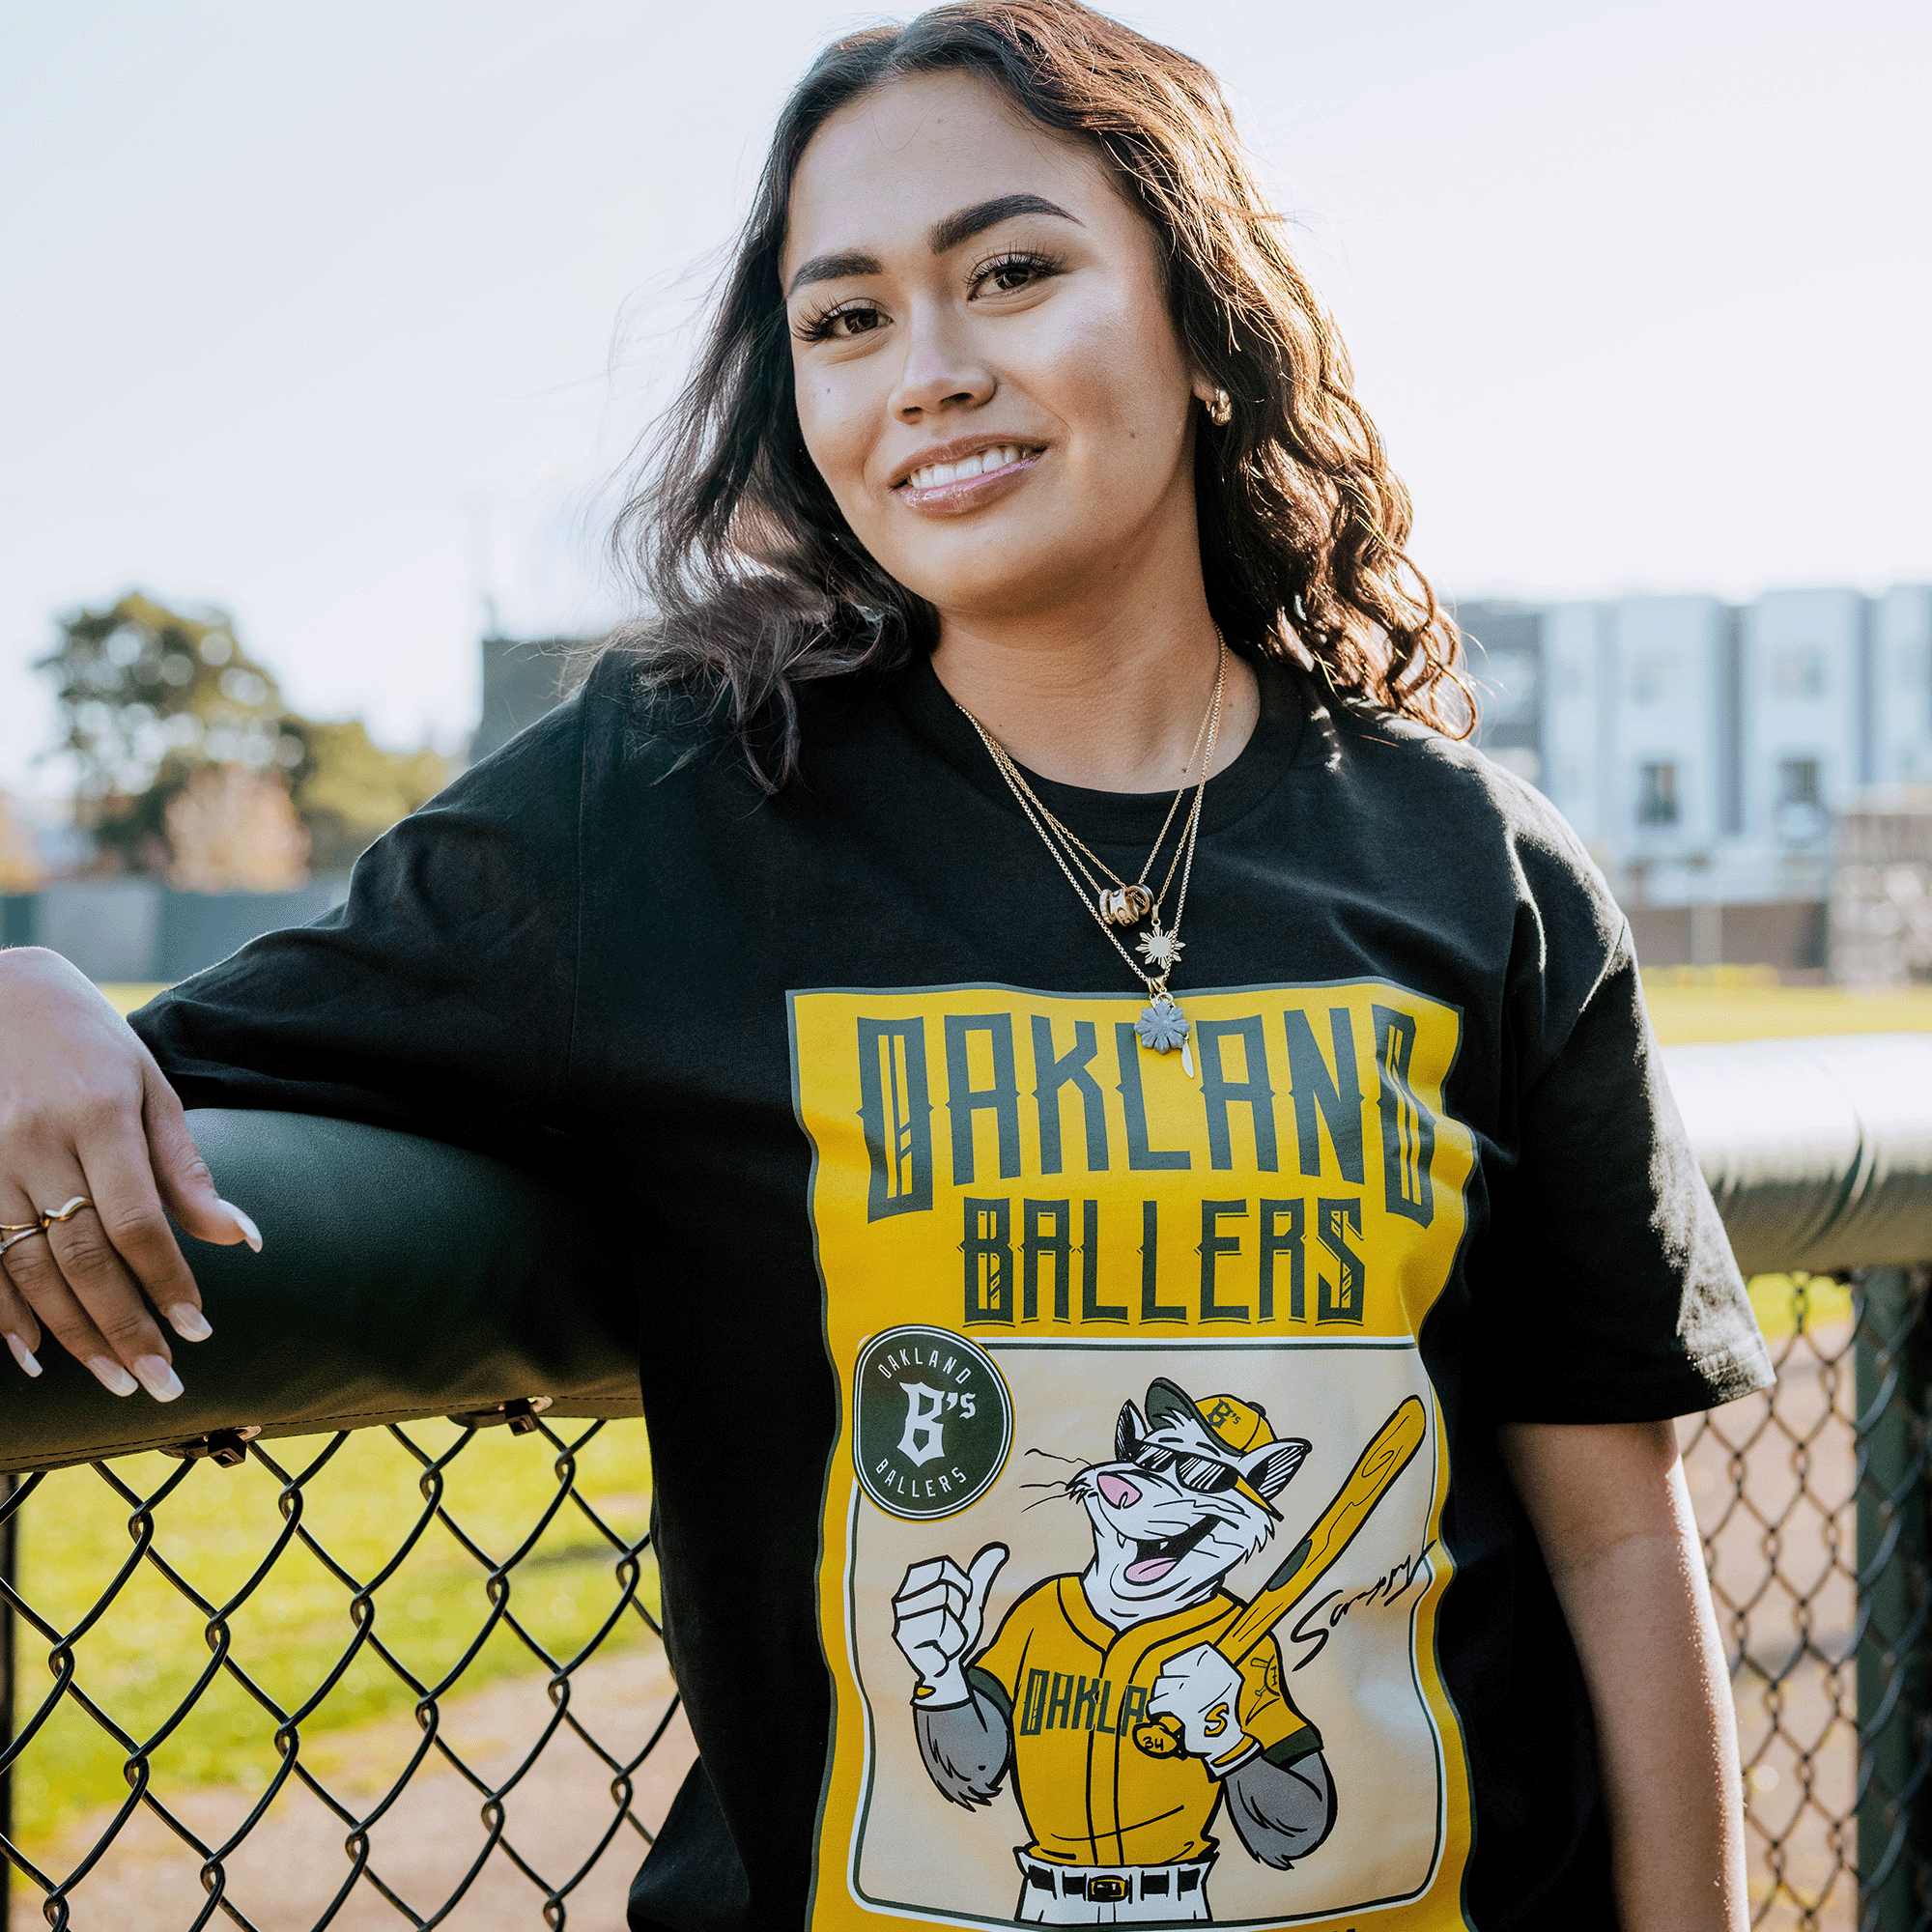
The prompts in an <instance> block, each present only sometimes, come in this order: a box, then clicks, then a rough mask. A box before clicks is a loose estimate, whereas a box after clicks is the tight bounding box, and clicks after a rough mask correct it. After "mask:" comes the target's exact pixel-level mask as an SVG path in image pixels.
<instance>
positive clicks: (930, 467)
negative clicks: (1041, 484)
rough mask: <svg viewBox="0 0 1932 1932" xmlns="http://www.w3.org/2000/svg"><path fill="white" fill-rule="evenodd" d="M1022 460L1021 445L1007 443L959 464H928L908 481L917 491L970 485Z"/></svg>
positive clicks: (982, 451)
mask: <svg viewBox="0 0 1932 1932" xmlns="http://www.w3.org/2000/svg"><path fill="white" fill-rule="evenodd" d="M1019 460H1020V451H1019V445H1018V444H1017V443H1011V442H1005V443H1002V444H1000V446H999V447H998V448H997V449H982V450H981V451H980V453H979V455H977V456H966V457H962V458H960V460H959V461H958V462H957V463H928V464H927V465H925V467H924V468H923V469H915V470H914V471H913V472H912V474H911V476H910V477H908V478H907V479H906V480H907V481H908V482H910V483H911V485H912V487H913V488H914V489H915V490H937V489H938V488H940V486H941V485H942V484H946V483H970V482H971V481H972V480H973V478H974V477H976V476H983V475H985V474H986V472H987V471H988V470H990V469H1006V468H1007V467H1008V466H1009V465H1010V464H1014V463H1017V462H1018V461H1019Z"/></svg>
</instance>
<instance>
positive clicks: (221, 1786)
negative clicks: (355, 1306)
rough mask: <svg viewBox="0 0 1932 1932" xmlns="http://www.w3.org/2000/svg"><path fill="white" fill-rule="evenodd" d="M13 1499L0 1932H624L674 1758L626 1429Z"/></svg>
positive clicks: (269, 1463) (55, 1485) (127, 1467)
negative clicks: (420, 1931) (589, 1928)
mask: <svg viewBox="0 0 1932 1932" xmlns="http://www.w3.org/2000/svg"><path fill="white" fill-rule="evenodd" d="M519 1420H520V1422H521V1424H522V1425H523V1429H522V1433H521V1434H513V1433H512V1431H511V1430H509V1429H503V1428H496V1429H490V1430H487V1431H478V1430H475V1429H470V1428H464V1427H461V1426H458V1425H455V1424H449V1425H424V1424H418V1425H414V1426H412V1427H410V1428H408V1429H403V1428H392V1429H386V1430H382V1429H379V1430H369V1431H364V1432H359V1433H356V1434H354V1435H352V1434H349V1433H343V1434H338V1435H330V1436H319V1437H307V1438H295V1439H291V1440H288V1441H281V1442H276V1443H274V1444H273V1445H266V1444H263V1443H261V1442H254V1443H250V1444H248V1445H247V1446H246V1448H245V1450H243V1449H241V1448H239V1447H236V1448H234V1449H232V1450H231V1453H230V1456H229V1458H228V1459H227V1460H228V1462H229V1463H230V1466H225V1467H224V1466H219V1465H218V1464H217V1463H216V1461H215V1460H214V1459H213V1458H209V1457H201V1458H198V1459H196V1460H193V1461H186V1462H182V1461H171V1460H170V1459H168V1458H166V1457H163V1456H159V1455H144V1456H133V1457H127V1458H120V1459H116V1460H115V1461H113V1462H107V1463H94V1464H92V1465H86V1466H80V1467H75V1468H70V1469H61V1470H57V1471H53V1472H50V1473H45V1474H36V1475H29V1476H25V1477H19V1478H14V1479H12V1493H11V1494H9V1495H8V1496H7V1497H6V1500H5V1502H4V1504H0V1510H4V1520H5V1524H6V1531H7V1535H8V1539H9V1542H8V1548H7V1549H6V1550H5V1551H4V1552H0V1553H4V1554H7V1555H8V1556H10V1558H11V1561H10V1562H9V1565H8V1577H7V1582H6V1586H5V1592H4V1594H5V1602H6V1614H7V1616H8V1620H9V1623H10V1625H11V1631H10V1633H9V1634H10V1635H11V1638H12V1642H11V1644H10V1645H9V1646H8V1651H9V1655H10V1657H11V1659H12V1661H13V1665H14V1669H13V1677H14V1682H13V1686H12V1690H13V1695H12V1697H11V1699H10V1700H9V1702H8V1708H9V1710H10V1711H11V1713H12V1717H13V1736H12V1738H11V1740H10V1741H9V1743H8V1747H7V1748H6V1750H5V1751H4V1753H0V1766H4V1768H5V1770H6V1772H7V1776H6V1779H5V1783H6V1786H7V1794H6V1795H7V1800H8V1803H9V1806H10V1809H9V1812H8V1815H7V1816H5V1817H4V1818H0V1829H4V1831H5V1835H6V1844H5V1850H6V1853H7V1855H8V1857H9V1858H10V1859H11V1860H12V1861H13V1863H14V1865H15V1866H16V1867H17V1871H15V1872H14V1875H13V1898H12V1903H13V1911H14V1919H13V1921H12V1922H13V1923H14V1924H15V1925H21V1924H26V1923H29V1922H32V1915H34V1914H35V1913H36V1911H37V1909H38V1911H41V1912H43V1913H44V1916H45V1918H46V1921H47V1922H48V1923H49V1924H51V1925H53V1926H56V1927H64V1926H70V1925H72V1926H76V1927H78V1928H80V1932H94V1928H100V1932H108V1928H112V1932H186V1928H188V1927H197V1928H198V1927H201V1926H204V1925H213V1924H220V1923H225V1924H232V1925H237V1926H245V1927H254V1928H258V1932H283V1928H291V1932H292V1929H293V1928H297V1927H309V1926H316V1927H321V1926H325V1925H327V1926H331V1927H338V1928H344V1932H363V1928H375V1927H383V1928H385V1929H386V1928H401V1927H405V1926H417V1927H425V1926H431V1925H438V1924H443V1923H448V1924H452V1925H459V1926H466V1927H476V1928H485V1927H488V1928H495V1927H497V1926H503V1927H509V1926H524V1925H529V1926H534V1925H538V1924H544V1925H549V1926H552V1927H561V1926H563V1925H564V1924H565V1923H566V1922H573V1923H585V1922H588V1923H592V1924H600V1925H610V1924H614V1923H621V1922H622V1920H623V1906H622V1900H623V1893H624V1890H625V1887H626V1883H627V1881H628V1878H629V1876H630V1874H631V1873H632V1872H633V1871H634V1870H635V1869H636V1867H637V1864H638V1861H639V1858H640V1856H641V1854H642V1852H643V1849H644V1847H645V1846H646V1845H647V1844H648V1842H649V1840H650V1835H651V1827H652V1826H653V1825H654V1824H655V1823H656V1822H658V1821H659V1820H660V1819H661V1818H662V1816H663V1813H664V1811H665V1809H666V1807H667V1805H668V1801H669V1798H670V1795H671V1793H672V1791H674V1789H675V1787H676V1784H677V1781H678V1779H679V1778H680V1777H681V1776H682V1774H683V1772H684V1769H685V1768H686V1766H687V1764H688V1763H689V1760H690V1756H691V1746H690V1741H689V1736H688V1733H687V1732H686V1731H685V1729H684V1726H683V1723H682V1720H681V1719H680V1718H679V1716H678V1711H677V1700H676V1693H675V1690H674V1688H673V1687H672V1685H671V1684H670V1681H669V1678H668V1672H667V1671H666V1668H665V1666H664V1661H663V1653H662V1647H661V1645H660V1644H659V1642H658V1626H657V1624H656V1621H655V1617H656V1611H657V1589H656V1569H655V1562H654V1559H653V1557H652V1553H651V1549H650V1529H649V1469H648V1463H647V1460H646V1457H645V1451H644V1438H643V1429H642V1425H641V1424H639V1423H636V1422H626V1423H609V1424H607V1423H589V1424H579V1425H566V1426H565V1427H564V1429H563V1430H562V1431H558V1430H554V1429H552V1428H550V1427H547V1426H545V1425H544V1424H542V1423H540V1422H536V1421H535V1419H534V1418H520V1419H519Z"/></svg>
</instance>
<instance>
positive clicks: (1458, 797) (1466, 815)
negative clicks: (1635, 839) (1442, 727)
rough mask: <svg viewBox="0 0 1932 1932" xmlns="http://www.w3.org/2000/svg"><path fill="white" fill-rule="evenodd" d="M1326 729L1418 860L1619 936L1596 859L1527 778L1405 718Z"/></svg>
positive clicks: (1367, 805) (1367, 798)
mask: <svg viewBox="0 0 1932 1932" xmlns="http://www.w3.org/2000/svg"><path fill="white" fill-rule="evenodd" d="M1326 729H1327V735H1328V740H1329V744H1330V746H1331V753H1330V759H1331V763H1332V764H1333V765H1334V766H1335V767H1336V768H1337V770H1338V773H1339V775H1340V776H1341V777H1342V779H1343V781H1344V783H1345V784H1347V785H1348V786H1349V787H1350V790H1351V791H1353V792H1354V793H1356V794H1357V795H1358V796H1359V798H1360V800H1361V803H1362V805H1363V809H1364V810H1368V811H1369V812H1371V813H1374V814H1375V815H1377V816H1378V817H1384V816H1385V817H1386V820H1387V822H1388V823H1389V824H1390V825H1391V826H1392V827H1396V828H1399V830H1400V835H1401V837H1402V838H1403V839H1404V841H1405V842H1406V843H1407V844H1409V845H1411V846H1412V847H1413V848H1415V849H1416V851H1417V853H1418V855H1419V856H1427V857H1430V858H1433V859H1435V860H1436V861H1438V862H1440V863H1442V864H1445V865H1449V866H1452V867H1454V871H1455V873H1456V875H1458V876H1460V877H1461V878H1463V879H1464V880H1467V879H1469V878H1470V877H1471V875H1472V874H1475V873H1481V872H1490V873H1492V874H1495V873H1500V874H1502V875H1504V876H1505V877H1506V879H1507V882H1508V884H1509V885H1510V887H1511V888H1512V890H1513V895H1514V896H1516V897H1517V898H1519V899H1522V900H1528V901H1538V902H1541V901H1550V902H1554V901H1563V902H1566V903H1568V904H1569V905H1571V906H1573V907H1574V908H1576V909H1577V911H1579V912H1581V911H1585V910H1587V914H1588V918H1589V922H1590V923H1592V924H1595V925H1597V926H1599V927H1601V928H1602V930H1603V931H1604V933H1605V936H1606V937H1607V936H1609V935H1611V934H1614V933H1618V932H1620V931H1621V930H1622V928H1623V924H1624V920H1623V915H1622V913H1621V911H1620V910H1619V909H1618V907H1617V905H1616V901H1615V899H1614V897H1613V895H1611V892H1610V889H1609V885H1608V883H1607V881H1606V880H1605V877H1604V875H1603V872H1602V870H1601V869H1600V868H1599V867H1598V866H1597V863H1596V861H1595V860H1594V859H1592V858H1591V857H1590V854H1589V852H1588V851H1587V850H1586V849H1585V847H1584V845H1583V841H1582V840H1581V839H1580V838H1577V834H1576V831H1575V830H1574V829H1573V828H1572V826H1571V824H1570V821H1569V820H1568V819H1567V818H1565V817H1564V816H1563V814H1562V812H1560V811H1559V810H1557V809H1556V807H1555V806H1554V805H1552V804H1551V803H1550V801H1549V800H1548V798H1546V797H1545V796H1544V794H1543V793H1542V792H1540V791H1538V790H1537V788H1536V787H1535V786H1534V785H1532V784H1530V783H1529V782H1528V781H1525V780H1523V779H1520V778H1518V777H1517V775H1516V774H1515V773H1514V772H1510V771H1506V770H1504V768H1503V767H1502V766H1501V765H1499V764H1497V763H1496V762H1495V760H1494V759H1493V758H1491V757H1488V756H1486V755H1485V754H1484V753H1482V752H1481V751H1480V750H1478V749H1477V748H1476V747H1475V746H1474V745H1471V744H1469V743H1467V742H1465V741H1462V740H1458V739H1455V738H1449V737H1445V736H1444V735H1443V734H1442V733H1441V732H1439V731H1432V730H1431V729H1429V728H1428V726H1426V725H1417V724H1414V723H1412V722H1411V721H1409V720H1407V719H1405V718H1395V717H1388V716H1377V715H1364V714H1362V713H1359V712H1348V711H1340V710H1338V711H1337V713H1336V714H1335V716H1334V718H1333V721H1332V723H1330V724H1329V725H1327V726H1326Z"/></svg>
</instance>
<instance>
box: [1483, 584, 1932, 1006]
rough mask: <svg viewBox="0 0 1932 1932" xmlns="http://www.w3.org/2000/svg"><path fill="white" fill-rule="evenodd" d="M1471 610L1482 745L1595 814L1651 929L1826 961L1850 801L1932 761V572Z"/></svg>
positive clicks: (1609, 854)
mask: <svg viewBox="0 0 1932 1932" xmlns="http://www.w3.org/2000/svg"><path fill="white" fill-rule="evenodd" d="M1456 614H1457V619H1458V621H1459V622H1460V623H1461V624H1462V625H1463V629H1464V630H1465V631H1467V632H1468V633H1470V635H1471V636H1473V637H1474V638H1475V639H1477V640H1478V641H1479V643H1480V644H1481V645H1482V646H1483V649H1481V650H1479V651H1477V652H1476V653H1474V654H1473V663H1474V668H1475V671H1476V675H1477V679H1478V681H1479V683H1480V684H1481V685H1482V687H1483V689H1484V696H1485V722H1484V725H1483V730H1482V737H1481V742H1482V744H1483V747H1484V749H1485V750H1486V751H1488V752H1489V753H1491V754H1492V756H1493V757H1495V758H1496V759H1497V761H1498V762H1499V763H1501V764H1504V765H1507V766H1508V767H1509V768H1510V769H1512V770H1514V771H1516V772H1518V773H1519V774H1520V775H1521V776H1522V777H1524V778H1527V779H1529V780H1530V781H1531V782H1533V783H1535V784H1536V785H1538V786H1539V787H1540V788H1541V789H1542V790H1543V791H1544V792H1545V793H1546V794H1547V795H1548V797H1549V798H1550V799H1551V800H1552V801H1553V802H1554V803H1555V804H1556V805H1557V806H1558V807H1559V808H1560V809H1561V810H1562V811H1563V813H1564V814H1565V816H1566V817H1568V818H1569V820H1570V822H1571V823H1572V824H1573V825H1574V826H1575V827H1576V828H1577V832H1578V834H1579V835H1580V836H1581V837H1582V838H1583V840H1584V842H1585V843H1586V844H1587V845H1588V846H1589V847H1590V849H1591V851H1592V853H1593V854H1594V855H1595V856H1596V858H1597V860H1598V862H1599V864H1601V865H1602V866H1603V867H1604V869H1605V873H1606V874H1607V875H1608V877H1609V880H1610V883H1611V885H1612V887H1613V888H1614V890H1615V891H1616V893H1617V895H1618V898H1619V899H1620V900H1621V901H1622V902H1623V904H1624V905H1625V907H1626V909H1627V910H1629V911H1630V912H1631V915H1632V922H1633V924H1634V926H1635V927H1636V929H1637V932H1638V944H1639V950H1640V951H1643V952H1647V953H1648V955H1649V956H1650V957H1651V958H1652V959H1653V960H1654V961H1655V962H1656V963H1659V964H1668V963H1679V961H1680V959H1681V961H1682V962H1683V963H1698V964H1716V963H1718V962H1719V960H1724V959H1738V960H1746V959H1752V960H1764V959H1769V960H1770V961H1771V963H1774V964H1778V965H1782V966H1786V967H1804V966H1815V967H1820V968H1822V967H1823V966H1824V964H1825V913H1824V906H1825V901H1826V898H1827V896H1828V893H1829V885H1830V867H1831V838H1832V826H1833V819H1834V818H1835V817H1837V816H1839V815H1841V814H1843V813H1845V812H1847V811H1849V810H1853V809H1854V808H1855V807H1857V806H1859V805H1860V804H1861V802H1862V801H1864V800H1866V799H1867V797H1868V796H1869V795H1870V794H1871V793H1872V792H1873V791H1874V789H1875V788H1877V789H1880V790H1883V789H1885V788H1888V787H1895V786H1899V785H1910V784H1913V783H1915V782H1927V781H1932V586H1926V585H1920V584H1911V585H1903V586H1900V587H1898V588H1896V589H1893V590H1890V591H1888V592H1887V593H1885V594H1884V595H1883V596H1880V597H1866V596H1863V595H1861V593H1860V592H1858V591H1854V590H1833V589H1820V590H1780V591H1773V592H1770V593H1768V594H1767V595H1765V596H1763V597H1761V598H1759V599H1758V600H1757V601H1756V602H1755V603H1754V604H1750V605H1746V606H1742V607H1740V606H1735V605H1726V604H1724V603H1722V602H1721V601H1720V600H1719V599H1717V598H1714V597H1630V598H1619V599H1615V600H1611V601H1607V602H1603V603H1589V604H1582V603H1578V604H1553V605H1545V606H1522V605H1498V604H1466V605H1463V606H1462V607H1460V608H1459V610H1458V611H1457V613H1456ZM1646 934H1648V937H1646Z"/></svg>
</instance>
